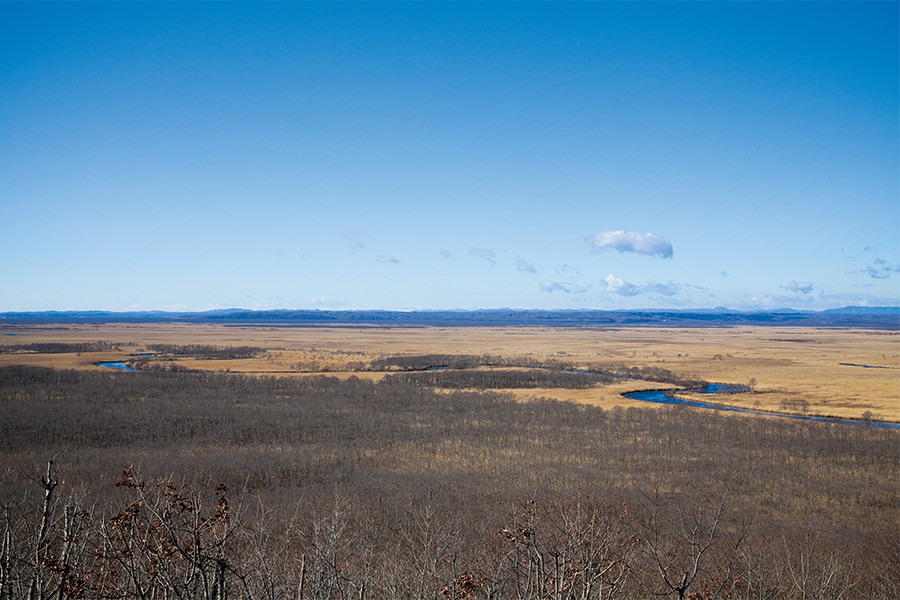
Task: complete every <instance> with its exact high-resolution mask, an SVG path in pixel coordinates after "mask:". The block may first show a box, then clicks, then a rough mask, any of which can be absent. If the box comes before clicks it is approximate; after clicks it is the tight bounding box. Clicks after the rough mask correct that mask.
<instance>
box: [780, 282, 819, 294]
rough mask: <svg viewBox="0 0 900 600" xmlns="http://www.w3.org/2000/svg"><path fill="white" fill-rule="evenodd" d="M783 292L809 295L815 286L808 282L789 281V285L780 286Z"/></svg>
mask: <svg viewBox="0 0 900 600" xmlns="http://www.w3.org/2000/svg"><path fill="white" fill-rule="evenodd" d="M780 287H781V289H783V290H788V291H789V292H797V293H800V294H808V293H810V292H812V291H813V289H814V288H815V286H814V285H813V284H812V283H810V282H808V281H789V282H788V283H787V285H782V286H780Z"/></svg>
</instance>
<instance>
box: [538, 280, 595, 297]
mask: <svg viewBox="0 0 900 600" xmlns="http://www.w3.org/2000/svg"><path fill="white" fill-rule="evenodd" d="M541 291H542V292H547V293H549V294H552V293H553V292H562V293H564V294H583V293H585V292H587V291H588V288H586V287H584V286H583V285H577V284H574V283H570V282H564V281H545V282H543V283H542V284H541Z"/></svg>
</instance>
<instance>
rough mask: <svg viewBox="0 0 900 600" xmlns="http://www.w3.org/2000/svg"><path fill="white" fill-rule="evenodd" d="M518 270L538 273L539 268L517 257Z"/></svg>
mask: <svg viewBox="0 0 900 600" xmlns="http://www.w3.org/2000/svg"><path fill="white" fill-rule="evenodd" d="M516 270H517V271H521V272H523V273H537V269H535V268H534V265H532V264H531V263H529V262H527V261H525V260H522V259H521V258H517V259H516Z"/></svg>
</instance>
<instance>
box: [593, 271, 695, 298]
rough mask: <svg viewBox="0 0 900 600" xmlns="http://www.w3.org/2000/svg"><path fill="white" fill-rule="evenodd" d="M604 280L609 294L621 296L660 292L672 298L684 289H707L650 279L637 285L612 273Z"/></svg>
mask: <svg viewBox="0 0 900 600" xmlns="http://www.w3.org/2000/svg"><path fill="white" fill-rule="evenodd" d="M603 281H605V282H606V292H607V293H609V294H618V295H619V296H638V295H641V294H658V295H660V296H666V297H667V298H671V297H672V296H675V295H676V294H678V293H679V292H681V291H682V290H683V289H685V288H687V289H688V291H693V290H699V291H705V288H701V287H698V286H695V285H690V284H684V283H675V282H674V281H669V282H667V283H659V282H657V281H653V280H652V279H651V280H649V281H648V282H647V283H645V284H644V285H637V284H635V283H631V282H628V281H625V280H624V279H622V278H621V277H616V276H615V275H613V274H612V273H610V274H609V275H607V276H606V277H605V278H604V279H603Z"/></svg>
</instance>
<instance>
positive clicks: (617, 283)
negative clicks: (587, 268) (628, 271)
mask: <svg viewBox="0 0 900 600" xmlns="http://www.w3.org/2000/svg"><path fill="white" fill-rule="evenodd" d="M603 281H605V282H606V291H607V292H608V293H610V294H618V295H620V296H637V295H638V294H640V293H641V288H640V287H639V286H636V285H634V284H633V283H628V282H627V281H625V280H624V279H622V278H620V277H616V276H615V275H613V274H612V273H610V274H609V275H607V276H606V277H605V278H604V279H603Z"/></svg>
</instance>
